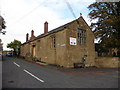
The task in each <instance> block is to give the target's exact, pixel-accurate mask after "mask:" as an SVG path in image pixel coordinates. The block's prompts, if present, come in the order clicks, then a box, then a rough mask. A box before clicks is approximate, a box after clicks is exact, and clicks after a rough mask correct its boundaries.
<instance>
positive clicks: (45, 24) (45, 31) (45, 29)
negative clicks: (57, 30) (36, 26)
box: [44, 21, 48, 34]
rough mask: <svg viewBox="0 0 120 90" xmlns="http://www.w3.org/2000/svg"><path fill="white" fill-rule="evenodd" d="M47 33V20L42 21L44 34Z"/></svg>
mask: <svg viewBox="0 0 120 90" xmlns="http://www.w3.org/2000/svg"><path fill="white" fill-rule="evenodd" d="M46 33H48V22H47V21H46V22H45V23H44V34H46Z"/></svg>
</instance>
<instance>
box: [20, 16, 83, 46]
mask: <svg viewBox="0 0 120 90" xmlns="http://www.w3.org/2000/svg"><path fill="white" fill-rule="evenodd" d="M80 18H83V17H82V16H81V17H80ZM76 20H77V19H75V20H73V21H71V22H69V23H67V24H64V25H62V26H60V27H57V28H55V29H53V30H51V31H49V32H48V33H46V34H41V35H39V36H37V37H35V38H33V39H32V40H28V41H27V42H25V43H23V44H21V45H24V44H27V43H29V42H32V41H34V40H37V39H39V38H42V37H45V36H48V35H50V34H53V33H56V32H58V31H61V30H63V29H64V28H66V27H67V25H68V24H70V23H73V22H74V21H76Z"/></svg>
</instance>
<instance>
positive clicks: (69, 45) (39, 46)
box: [20, 16, 95, 68]
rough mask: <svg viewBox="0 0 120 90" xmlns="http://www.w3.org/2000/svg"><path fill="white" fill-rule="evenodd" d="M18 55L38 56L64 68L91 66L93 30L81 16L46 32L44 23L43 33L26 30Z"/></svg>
mask: <svg viewBox="0 0 120 90" xmlns="http://www.w3.org/2000/svg"><path fill="white" fill-rule="evenodd" d="M20 50H21V53H20V56H21V57H24V58H25V59H27V60H33V59H36V60H39V61H41V62H45V63H47V64H54V65H59V66H63V67H66V68H73V67H75V65H76V64H78V65H79V64H80V65H84V66H86V67H89V66H94V63H95V62H94V59H95V46H94V34H93V32H92V30H91V29H90V27H89V26H88V24H87V23H86V22H85V20H84V19H83V17H82V16H80V17H79V18H78V19H76V20H73V21H72V22H69V23H67V24H65V25H62V26H60V27H58V28H55V29H53V30H51V31H49V32H48V23H47V22H45V23H44V34H41V35H39V36H37V37H35V36H34V31H33V30H32V32H31V37H30V40H29V34H28V33H27V34H26V42H25V43H23V44H22V45H21V49H20Z"/></svg>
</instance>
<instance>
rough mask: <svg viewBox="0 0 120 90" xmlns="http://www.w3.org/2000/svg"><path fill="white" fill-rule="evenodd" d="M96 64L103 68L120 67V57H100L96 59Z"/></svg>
mask: <svg viewBox="0 0 120 90" xmlns="http://www.w3.org/2000/svg"><path fill="white" fill-rule="evenodd" d="M95 66H96V67H100V68H101V67H102V68H117V67H120V58H119V57H98V58H96V59H95Z"/></svg>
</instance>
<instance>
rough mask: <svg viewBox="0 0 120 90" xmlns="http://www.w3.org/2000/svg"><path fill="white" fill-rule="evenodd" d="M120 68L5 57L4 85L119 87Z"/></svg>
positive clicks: (24, 86) (12, 86)
mask: <svg viewBox="0 0 120 90" xmlns="http://www.w3.org/2000/svg"><path fill="white" fill-rule="evenodd" d="M118 73H119V72H118V69H110V68H109V69H98V68H79V69H65V68H61V67H57V66H51V65H46V64H42V63H40V64H39V63H35V62H27V61H25V60H24V59H19V58H14V57H4V60H3V62H2V76H3V77H2V86H3V88H118V79H120V77H119V76H118Z"/></svg>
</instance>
